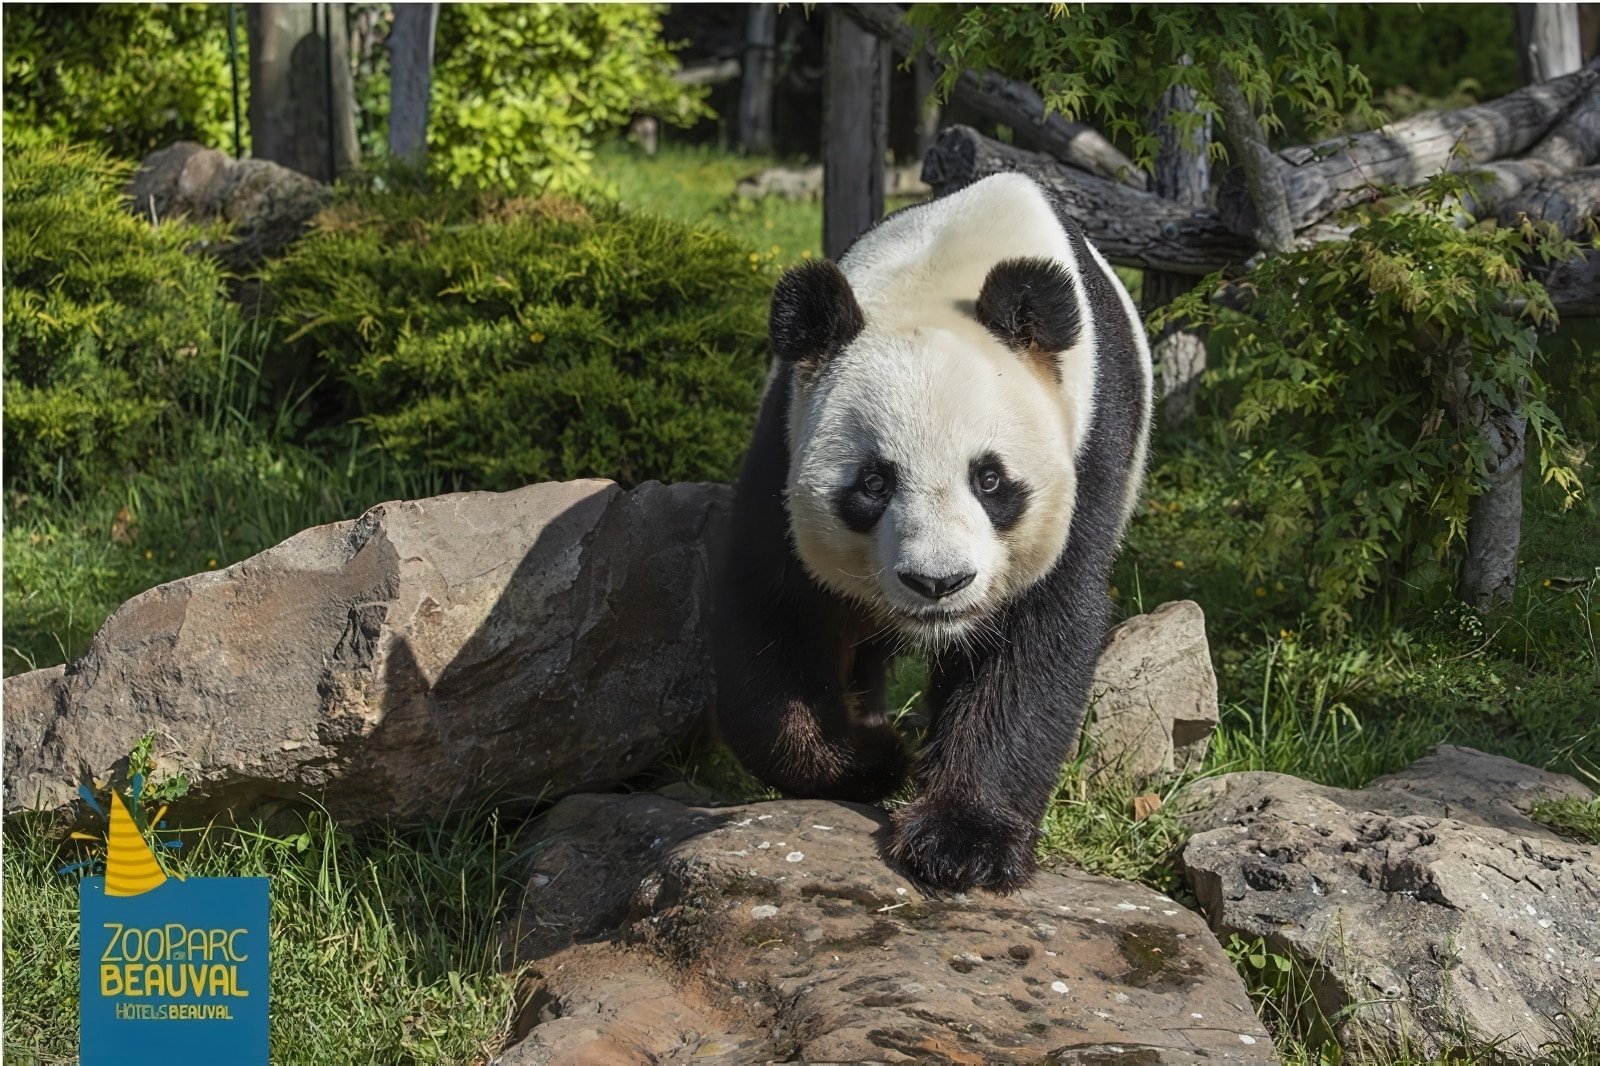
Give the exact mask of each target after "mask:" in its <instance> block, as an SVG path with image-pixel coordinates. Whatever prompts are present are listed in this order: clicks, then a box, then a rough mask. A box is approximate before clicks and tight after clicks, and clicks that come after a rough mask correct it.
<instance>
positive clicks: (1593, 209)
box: [1499, 166, 1600, 237]
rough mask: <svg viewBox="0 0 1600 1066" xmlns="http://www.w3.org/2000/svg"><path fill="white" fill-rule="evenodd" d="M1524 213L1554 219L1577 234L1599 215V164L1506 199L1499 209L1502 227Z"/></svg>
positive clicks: (1567, 232)
mask: <svg viewBox="0 0 1600 1066" xmlns="http://www.w3.org/2000/svg"><path fill="white" fill-rule="evenodd" d="M1523 216H1527V217H1528V218H1535V219H1538V220H1540V221H1541V222H1554V223H1555V224H1556V225H1557V226H1559V227H1560V228H1561V232H1562V233H1563V234H1565V235H1566V236H1568V237H1576V236H1578V235H1579V234H1580V233H1581V232H1583V230H1584V229H1585V228H1587V227H1588V226H1590V225H1592V224H1593V223H1594V221H1595V220H1596V218H1600V166H1594V167H1579V168H1578V169H1577V170H1574V171H1571V172H1570V173H1566V174H1557V175H1555V176H1554V177H1551V178H1548V179H1546V180H1545V181H1542V182H1540V183H1539V184H1537V185H1535V186H1533V187H1532V188H1530V189H1526V190H1524V191H1523V192H1521V193H1519V194H1518V195H1516V196H1514V197H1512V198H1511V199H1509V200H1507V201H1506V202H1505V204H1504V205H1502V206H1501V208H1500V211H1499V222H1500V224H1501V225H1502V226H1508V225H1515V224H1516V223H1517V222H1518V221H1519V220H1520V219H1521V218H1522V217H1523Z"/></svg>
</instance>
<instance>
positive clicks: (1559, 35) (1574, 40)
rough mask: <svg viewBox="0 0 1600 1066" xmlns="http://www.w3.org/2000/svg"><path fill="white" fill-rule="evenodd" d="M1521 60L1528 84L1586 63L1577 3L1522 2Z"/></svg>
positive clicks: (1519, 9)
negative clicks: (1579, 28) (1579, 27)
mask: <svg viewBox="0 0 1600 1066" xmlns="http://www.w3.org/2000/svg"><path fill="white" fill-rule="evenodd" d="M1517 60H1518V62H1519V63H1520V64H1521V66H1522V81H1523V84H1525V85H1537V84H1538V83H1539V82H1542V81H1549V80H1550V79H1551V78H1559V77H1560V76H1561V75H1563V74H1571V73H1572V72H1573V71H1575V70H1577V69H1578V68H1579V67H1581V66H1583V46H1582V43H1581V38H1580V35H1579V32H1578V5H1577V4H1518V5H1517Z"/></svg>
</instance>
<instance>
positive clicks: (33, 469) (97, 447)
mask: <svg viewBox="0 0 1600 1066" xmlns="http://www.w3.org/2000/svg"><path fill="white" fill-rule="evenodd" d="M128 174H129V167H128V166H127V165H125V164H121V163H117V162H113V161H112V160H110V159H109V158H108V157H107V156H106V155H104V154H103V153H101V152H99V151H96V150H93V149H88V148H67V147H62V146H59V145H42V146H35V147H27V148H21V149H12V150H9V151H7V153H6V161H5V223H6V224H5V264H4V278H5V297H4V308H5V344H4V374H5V449H6V483H7V485H8V487H31V488H33V489H40V488H44V487H48V486H55V487H58V488H66V489H72V488H75V487H77V486H80V485H82V484H83V483H85V482H86V481H89V480H93V479H95V478H96V477H99V476H102V475H104V474H105V473H106V472H107V471H111V470H118V469H121V468H122V467H124V466H125V465H126V464H127V463H129V462H132V461H134V460H135V459H137V458H139V457H141V456H143V455H145V454H146V453H147V452H148V450H149V449H151V448H153V447H154V446H155V445H156V443H157V441H158V438H159V437H160V436H161V434H162V433H163V431H164V430H166V429H168V428H170V423H171V418H170V416H173V415H175V414H176V413H177V411H178V410H179V409H180V407H181V406H182V405H184V404H185V403H193V402H195V401H196V400H198V399H199V398H200V397H201V396H203V395H205V393H206V392H207V390H208V388H209V385H210V383H211V382H214V381H215V380H216V377H217V373H218V371H219V369H221V366H220V363H221V361H222V360H224V359H225V358H226V356H225V354H224V343H223V342H224V339H225V337H226V336H227V335H228V334H229V333H230V332H231V333H232V334H234V335H235V336H236V335H237V332H238V329H239V320H238V316H237V314H236V312H235V311H234V309H233V307H232V305H231V304H230V303H229V302H228V299H227V294H226V292H225V290H224V286H223V281H222V276H221V274H220V273H219V272H218V270H217V268H216V267H215V266H214V265H213V264H212V263H210V262H209V261H208V260H206V259H204V258H201V257H196V256H191V255H189V254H187V253H185V251H184V246H185V245H187V244H190V243H192V242H193V241H195V240H196V239H197V238H198V237H199V236H200V235H201V233H202V231H201V230H198V229H196V228H194V227H190V226H185V225H179V224H174V223H170V222H168V223H164V224H162V225H161V226H160V227H152V226H151V225H150V224H149V223H148V222H145V221H144V220H142V219H140V218H138V217H136V216H135V215H134V214H133V213H132V212H130V211H129V210H128V207H127V203H126V200H125V198H124V197H123V194H122V192H121V189H122V187H123V185H124V183H125V182H126V180H127V178H128Z"/></svg>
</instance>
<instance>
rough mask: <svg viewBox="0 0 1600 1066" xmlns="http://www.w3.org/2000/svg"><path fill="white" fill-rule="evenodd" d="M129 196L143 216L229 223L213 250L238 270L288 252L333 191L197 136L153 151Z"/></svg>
mask: <svg viewBox="0 0 1600 1066" xmlns="http://www.w3.org/2000/svg"><path fill="white" fill-rule="evenodd" d="M128 195H129V196H130V197H131V198H132V200H133V209H134V210H135V211H136V212H137V213H138V214H139V215H141V216H143V217H145V218H151V219H154V220H157V221H159V220H160V219H163V218H170V217H173V216H183V217H186V218H189V219H192V220H193V221H196V222H210V221H221V222H226V223H228V226H229V235H228V237H227V238H226V239H225V240H223V241H221V242H220V243H219V244H217V245H216V246H215V247H212V248H209V249H208V251H210V252H212V253H213V254H214V255H216V256H217V258H218V259H219V260H221V261H222V262H223V263H224V264H225V265H226V266H228V267H230V268H232V269H234V270H238V271H245V270H248V269H250V268H252V267H255V266H258V265H259V264H260V263H261V262H262V261H263V260H264V259H267V258H268V257H270V256H273V255H276V254H277V253H278V252H280V251H282V250H283V249H284V248H285V247H287V246H288V244H289V243H290V242H291V241H293V240H294V239H295V238H296V237H298V236H300V234H301V233H303V232H304V231H305V229H306V226H307V225H308V224H309V223H310V221H311V219H312V218H313V217H314V216H315V215H316V213H317V212H318V211H320V210H322V208H323V207H325V206H327V204H328V202H329V201H330V200H331V199H332V198H333V193H332V191H331V190H330V189H329V188H328V187H327V186H326V185H322V184H319V183H318V182H316V181H313V180H312V179H311V178H308V177H306V176H305V175H304V174H301V173H299V172H298V171H294V170H290V169H289V168H288V167H285V166H279V165H278V164H277V163H273V162H270V161H268V160H265V159H237V160H236V159H233V158H231V157H230V156H228V155H227V154H226V153H224V152H219V151H218V150H217V149H215V148H207V147H205V146H204V145H200V144H196V143H194V142H193V141H179V142H178V143H176V144H173V145H170V146H168V147H166V148H163V149H161V150H160V151H158V152H153V153H151V154H150V155H149V156H147V157H146V158H145V160H144V162H143V163H141V164H140V165H139V169H138V170H137V171H136V172H135V173H134V176H133V179H132V181H130V182H129V184H128Z"/></svg>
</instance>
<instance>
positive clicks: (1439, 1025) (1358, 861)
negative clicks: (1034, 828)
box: [1183, 746, 1600, 1061]
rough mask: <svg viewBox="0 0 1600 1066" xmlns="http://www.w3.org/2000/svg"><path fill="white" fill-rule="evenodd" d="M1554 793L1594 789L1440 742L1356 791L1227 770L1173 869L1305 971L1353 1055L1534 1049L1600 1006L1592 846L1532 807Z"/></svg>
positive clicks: (1197, 795) (1240, 926)
mask: <svg viewBox="0 0 1600 1066" xmlns="http://www.w3.org/2000/svg"><path fill="white" fill-rule="evenodd" d="M1564 797H1576V798H1579V799H1588V798H1590V793H1589V791H1588V790H1587V789H1585V788H1584V787H1583V786H1582V785H1580V784H1578V782H1576V781H1574V780H1573V779H1571V778H1569V777H1564V776H1562V775H1560V774H1553V773H1548V772H1546V771H1543V770H1536V769H1534V768H1532V767H1529V766H1523V765H1522V764H1520V763H1517V762H1514V761H1512V760H1510V759H1505V758H1501V757H1498V756H1493V755H1486V754H1484V753H1483V752H1479V751H1474V750H1472V749H1470V748H1458V747H1448V746H1446V747H1440V748H1437V749H1435V750H1434V751H1433V752H1432V753H1431V754H1429V755H1428V756H1426V757H1425V758H1423V759H1421V760H1419V761H1417V762H1416V763H1414V764H1412V765H1411V766H1410V767H1408V768H1407V769H1405V770H1403V771H1401V772H1399V773H1397V774H1391V775H1389V776H1387V777H1381V778H1379V779H1378V780H1376V781H1374V782H1373V783H1372V784H1371V785H1370V786H1368V787H1367V788H1364V789H1361V790H1359V791H1348V790H1345V789H1337V788H1328V787H1325V786H1322V785H1315V784H1311V783H1309V782H1306V781H1302V780H1299V779H1298V778H1293V777H1287V776H1284V775H1281V774H1269V773H1241V774H1230V775H1228V776H1225V777H1221V778H1217V779H1213V780H1211V781H1205V782H1201V783H1200V784H1199V786H1197V787H1196V788H1195V789H1192V790H1190V791H1189V793H1188V794H1187V795H1186V796H1185V797H1184V798H1185V799H1186V800H1187V801H1188V802H1190V803H1193V804H1197V805H1198V809H1196V810H1195V811H1193V812H1192V813H1190V814H1189V815H1188V819H1189V821H1190V822H1191V824H1192V826H1193V827H1194V828H1195V829H1196V834H1195V835H1194V836H1193V837H1192V838H1191V839H1190V840H1189V842H1188V844H1187V845H1186V846H1185V848H1184V851H1183V868H1184V875H1185V878H1186V879H1187V881H1188V883H1189V886H1190V888H1191V889H1192V890H1193V892H1194V894H1195V896H1196V898H1197V899H1198V900H1199V902H1200V906H1201V909H1202V910H1203V911H1204V912H1205V914H1206V916H1207V918H1208V919H1209V920H1210V922H1211V926H1212V928H1213V929H1215V930H1216V931H1217V932H1218V933H1219V934H1220V935H1223V936H1226V935H1228V934H1230V933H1238V934H1240V935H1242V936H1244V937H1246V938H1253V937H1264V938H1266V940H1267V941H1268V943H1269V944H1270V945H1271V947H1272V949H1273V950H1274V951H1276V952H1278V953H1280V954H1286V955H1288V956H1290V957H1291V958H1292V959H1294V960H1295V961H1296V962H1297V963H1298V964H1299V965H1300V966H1301V967H1302V968H1303V970H1304V972H1305V973H1306V974H1307V975H1308V976H1309V978H1310V980H1311V983H1312V987H1313V989H1314V991H1315V994H1316V998H1317V1006H1318V1007H1319V1008H1320V1010H1321V1012H1322V1014H1323V1016H1324V1017H1326V1018H1328V1019H1331V1020H1334V1021H1335V1029H1336V1032H1337V1035H1338V1037H1339V1040H1340V1043H1341V1044H1342V1045H1343V1046H1344V1049H1345V1051H1346V1054H1347V1055H1353V1056H1354V1057H1355V1058H1356V1059H1359V1060H1360V1061H1367V1059H1368V1058H1369V1057H1370V1058H1373V1059H1375V1060H1386V1059H1387V1057H1390V1056H1393V1055H1395V1054H1397V1053H1398V1052H1400V1050H1401V1047H1402V1043H1404V1045H1405V1046H1406V1047H1407V1049H1408V1051H1409V1053H1410V1054H1411V1055H1412V1056H1413V1057H1432V1056H1434V1055H1437V1054H1440V1053H1441V1052H1442V1051H1443V1050H1444V1049H1446V1048H1448V1047H1451V1046H1454V1045H1455V1044H1456V1043H1458V1042H1459V1041H1460V1040H1461V1039H1462V1038H1463V1037H1465V1038H1467V1039H1469V1040H1475V1041H1482V1042H1484V1043H1494V1042H1501V1043H1500V1044H1499V1048H1500V1051H1501V1052H1502V1053H1503V1054H1506V1055H1509V1056H1512V1057H1514V1058H1518V1059H1529V1058H1533V1057H1535V1056H1536V1055H1537V1054H1538V1052H1539V1049H1540V1045H1542V1044H1544V1043H1546V1042H1548V1041H1553V1040H1556V1039H1558V1038H1559V1037H1560V1034H1561V1032H1562V1024H1563V1021H1564V1020H1565V1019H1567V1017H1568V1012H1578V1011H1583V1010H1586V1009H1588V1010H1592V1009H1595V1008H1596V1007H1600V1004H1591V1003H1585V1002H1584V1000H1583V997H1584V996H1585V995H1589V994H1592V993H1593V990H1594V989H1596V988H1600V849H1597V848H1594V847H1589V846H1585V845H1582V844H1578V843H1574V842H1572V841H1569V840H1564V839H1562V838H1561V837H1560V836H1558V835H1557V834H1555V833H1553V832H1552V831H1550V830H1549V829H1548V828H1546V827H1545V826H1542V825H1540V824H1539V823H1537V822H1535V821H1534V820H1533V819H1531V818H1530V817H1529V816H1528V812H1529V811H1530V810H1531V808H1532V806H1533V805H1534V803H1536V802H1537V801H1539V800H1541V799H1551V798H1556V799H1559V798H1564Z"/></svg>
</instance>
